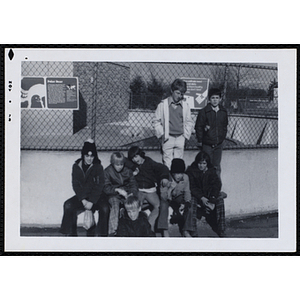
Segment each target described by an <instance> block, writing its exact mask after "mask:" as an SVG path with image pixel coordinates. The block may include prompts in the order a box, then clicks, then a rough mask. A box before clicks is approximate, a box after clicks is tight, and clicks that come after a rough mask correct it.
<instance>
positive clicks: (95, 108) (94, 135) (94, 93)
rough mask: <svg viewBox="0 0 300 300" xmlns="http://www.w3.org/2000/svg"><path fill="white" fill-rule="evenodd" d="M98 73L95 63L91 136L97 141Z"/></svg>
mask: <svg viewBox="0 0 300 300" xmlns="http://www.w3.org/2000/svg"><path fill="white" fill-rule="evenodd" d="M97 73H98V64H97V63H95V65H94V75H93V82H92V84H93V99H92V130H91V138H92V139H93V140H94V141H95V143H96V140H95V139H96V124H97V123H96V122H97V97H98V89H97V82H98V78H97Z"/></svg>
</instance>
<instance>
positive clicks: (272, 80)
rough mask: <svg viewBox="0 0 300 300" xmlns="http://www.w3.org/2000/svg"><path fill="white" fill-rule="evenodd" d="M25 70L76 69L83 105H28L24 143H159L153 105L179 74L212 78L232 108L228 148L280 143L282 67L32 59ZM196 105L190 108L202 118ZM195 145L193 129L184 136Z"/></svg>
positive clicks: (62, 146) (67, 146) (70, 73)
mask: <svg viewBox="0 0 300 300" xmlns="http://www.w3.org/2000/svg"><path fill="white" fill-rule="evenodd" d="M22 76H24V77H26V76H35V77H40V76H49V77H51V76H61V77H78V81H79V110H76V111H72V110H46V109H22V111H21V149H41V150H79V149H81V147H82V144H83V142H84V140H86V139H87V138H90V137H91V138H93V139H94V140H95V142H96V145H97V148H98V149H99V150H126V149H128V147H130V146H131V145H140V146H141V147H143V148H144V149H159V143H158V141H157V139H156V137H154V132H153V130H152V127H151V120H152V118H153V114H154V110H155V108H156V106H157V104H158V103H159V102H160V100H162V99H164V98H165V97H167V96H168V95H169V94H170V84H171V83H172V82H173V80H174V79H176V78H180V77H200V78H209V80H210V87H218V88H220V89H221V90H222V91H223V97H222V99H223V105H224V106H225V107H226V109H227V111H228V113H229V125H228V133H227V138H226V143H225V149H237V148H266V147H268V148H270V147H278V128H277V127H278V108H277V107H278V106H277V99H276V97H275V92H276V89H277V87H278V81H277V68H276V67H269V66H258V65H249V64H248V65H246V64H227V63H218V64H217V63H164V62H162V63H135V62H132V63H129V62H126V63H125V62H124V63H113V62H28V61H24V62H23V63H22ZM197 113H198V111H196V110H193V111H192V117H193V119H194V120H196V117H197ZM186 148H187V149H196V138H195V134H192V137H191V139H190V140H189V141H188V142H187V143H186Z"/></svg>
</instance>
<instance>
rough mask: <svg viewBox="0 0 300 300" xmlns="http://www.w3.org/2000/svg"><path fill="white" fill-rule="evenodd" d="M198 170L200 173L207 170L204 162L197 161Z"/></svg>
mask: <svg viewBox="0 0 300 300" xmlns="http://www.w3.org/2000/svg"><path fill="white" fill-rule="evenodd" d="M198 168H199V170H200V171H206V170H207V162H206V161H205V160H202V161H199V162H198Z"/></svg>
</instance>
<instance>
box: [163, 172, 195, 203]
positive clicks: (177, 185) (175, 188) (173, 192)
mask: <svg viewBox="0 0 300 300" xmlns="http://www.w3.org/2000/svg"><path fill="white" fill-rule="evenodd" d="M180 196H183V199H184V202H191V190H190V182H189V177H188V175H186V174H183V180H181V181H179V182H176V181H175V180H174V179H173V177H172V176H170V187H169V188H168V200H172V199H174V198H177V197H180Z"/></svg>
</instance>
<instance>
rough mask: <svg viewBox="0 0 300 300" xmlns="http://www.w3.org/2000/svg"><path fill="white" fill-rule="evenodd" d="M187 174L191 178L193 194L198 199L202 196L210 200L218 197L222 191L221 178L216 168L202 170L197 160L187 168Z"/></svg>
mask: <svg viewBox="0 0 300 300" xmlns="http://www.w3.org/2000/svg"><path fill="white" fill-rule="evenodd" d="M186 174H187V175H188V176H189V179H190V189H191V194H192V196H193V197H195V198H196V199H197V200H198V201H200V200H201V198H202V197H206V198H208V199H209V200H212V199H213V198H217V197H218V196H219V194H220V191H221V185H222V184H221V180H220V178H219V177H218V175H217V173H216V170H215V169H214V168H209V169H208V170H207V171H205V172H203V171H200V170H199V168H198V165H197V163H196V162H193V163H192V165H191V166H189V167H188V168H187V170H186Z"/></svg>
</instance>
